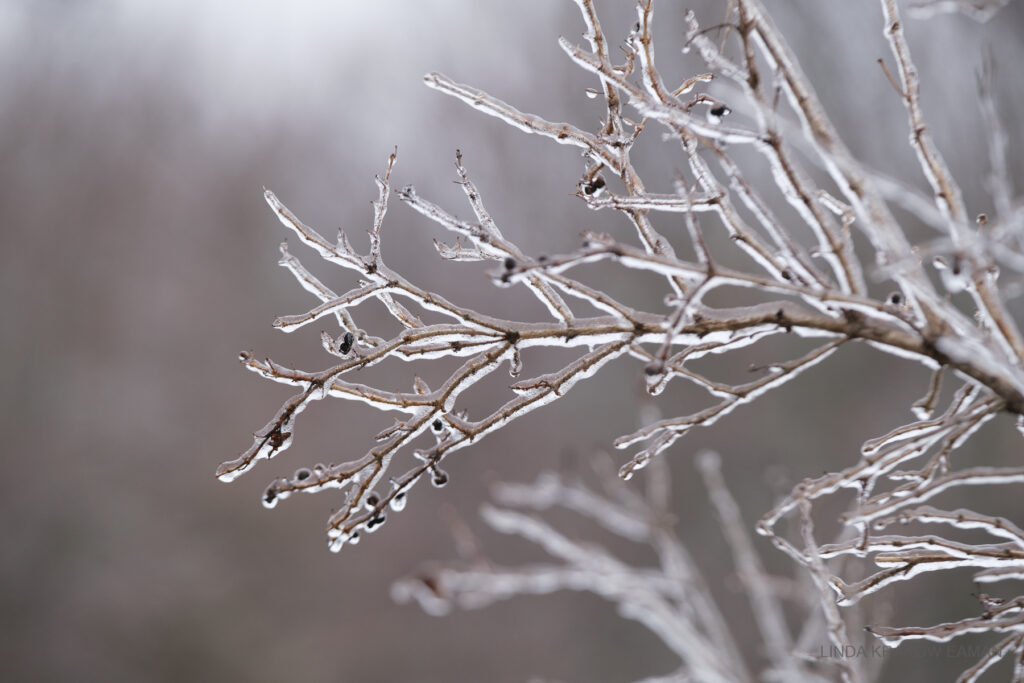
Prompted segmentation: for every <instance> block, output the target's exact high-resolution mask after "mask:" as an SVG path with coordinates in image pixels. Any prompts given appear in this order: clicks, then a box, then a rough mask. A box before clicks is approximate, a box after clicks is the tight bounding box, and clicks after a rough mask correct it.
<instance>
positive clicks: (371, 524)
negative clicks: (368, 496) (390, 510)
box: [366, 513, 387, 533]
mask: <svg viewBox="0 0 1024 683" xmlns="http://www.w3.org/2000/svg"><path fill="white" fill-rule="evenodd" d="M386 521H387V517H386V516H385V515H384V513H381V514H379V515H377V516H376V517H374V518H373V519H371V520H370V521H368V522H367V523H366V531H367V532H369V533H373V532H374V531H376V530H377V529H378V528H379V527H380V525H381V524H383V523H384V522H386Z"/></svg>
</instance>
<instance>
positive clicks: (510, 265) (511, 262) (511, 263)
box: [505, 256, 516, 270]
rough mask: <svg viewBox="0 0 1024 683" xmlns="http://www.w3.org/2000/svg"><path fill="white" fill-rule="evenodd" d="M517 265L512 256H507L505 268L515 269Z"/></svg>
mask: <svg viewBox="0 0 1024 683" xmlns="http://www.w3.org/2000/svg"><path fill="white" fill-rule="evenodd" d="M515 267H516V260H515V259H514V258H512V257H511V256H506V257H505V270H513V269H515Z"/></svg>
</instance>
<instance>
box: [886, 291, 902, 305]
mask: <svg viewBox="0 0 1024 683" xmlns="http://www.w3.org/2000/svg"><path fill="white" fill-rule="evenodd" d="M889 303H891V304H892V305H893V306H900V305H902V304H903V295H902V294H900V293H899V292H893V293H892V294H890V295H889Z"/></svg>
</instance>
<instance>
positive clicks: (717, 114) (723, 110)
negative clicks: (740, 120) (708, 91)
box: [707, 103, 732, 125]
mask: <svg viewBox="0 0 1024 683" xmlns="http://www.w3.org/2000/svg"><path fill="white" fill-rule="evenodd" d="M731 113H732V109H729V107H727V106H725V105H724V104H721V103H719V104H716V105H714V106H713V107H709V108H708V114H707V117H708V123H713V124H716V125H717V124H719V123H721V122H722V119H724V118H725V117H726V116H728V115H729V114H731Z"/></svg>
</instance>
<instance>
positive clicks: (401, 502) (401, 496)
mask: <svg viewBox="0 0 1024 683" xmlns="http://www.w3.org/2000/svg"><path fill="white" fill-rule="evenodd" d="M407 500H408V499H407V498H406V495H405V492H404V491H401V492H399V493H396V494H395V495H394V497H393V498H392V499H391V509H392V510H394V511H395V512H401V511H402V510H404V509H405V503H406V501H407Z"/></svg>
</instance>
